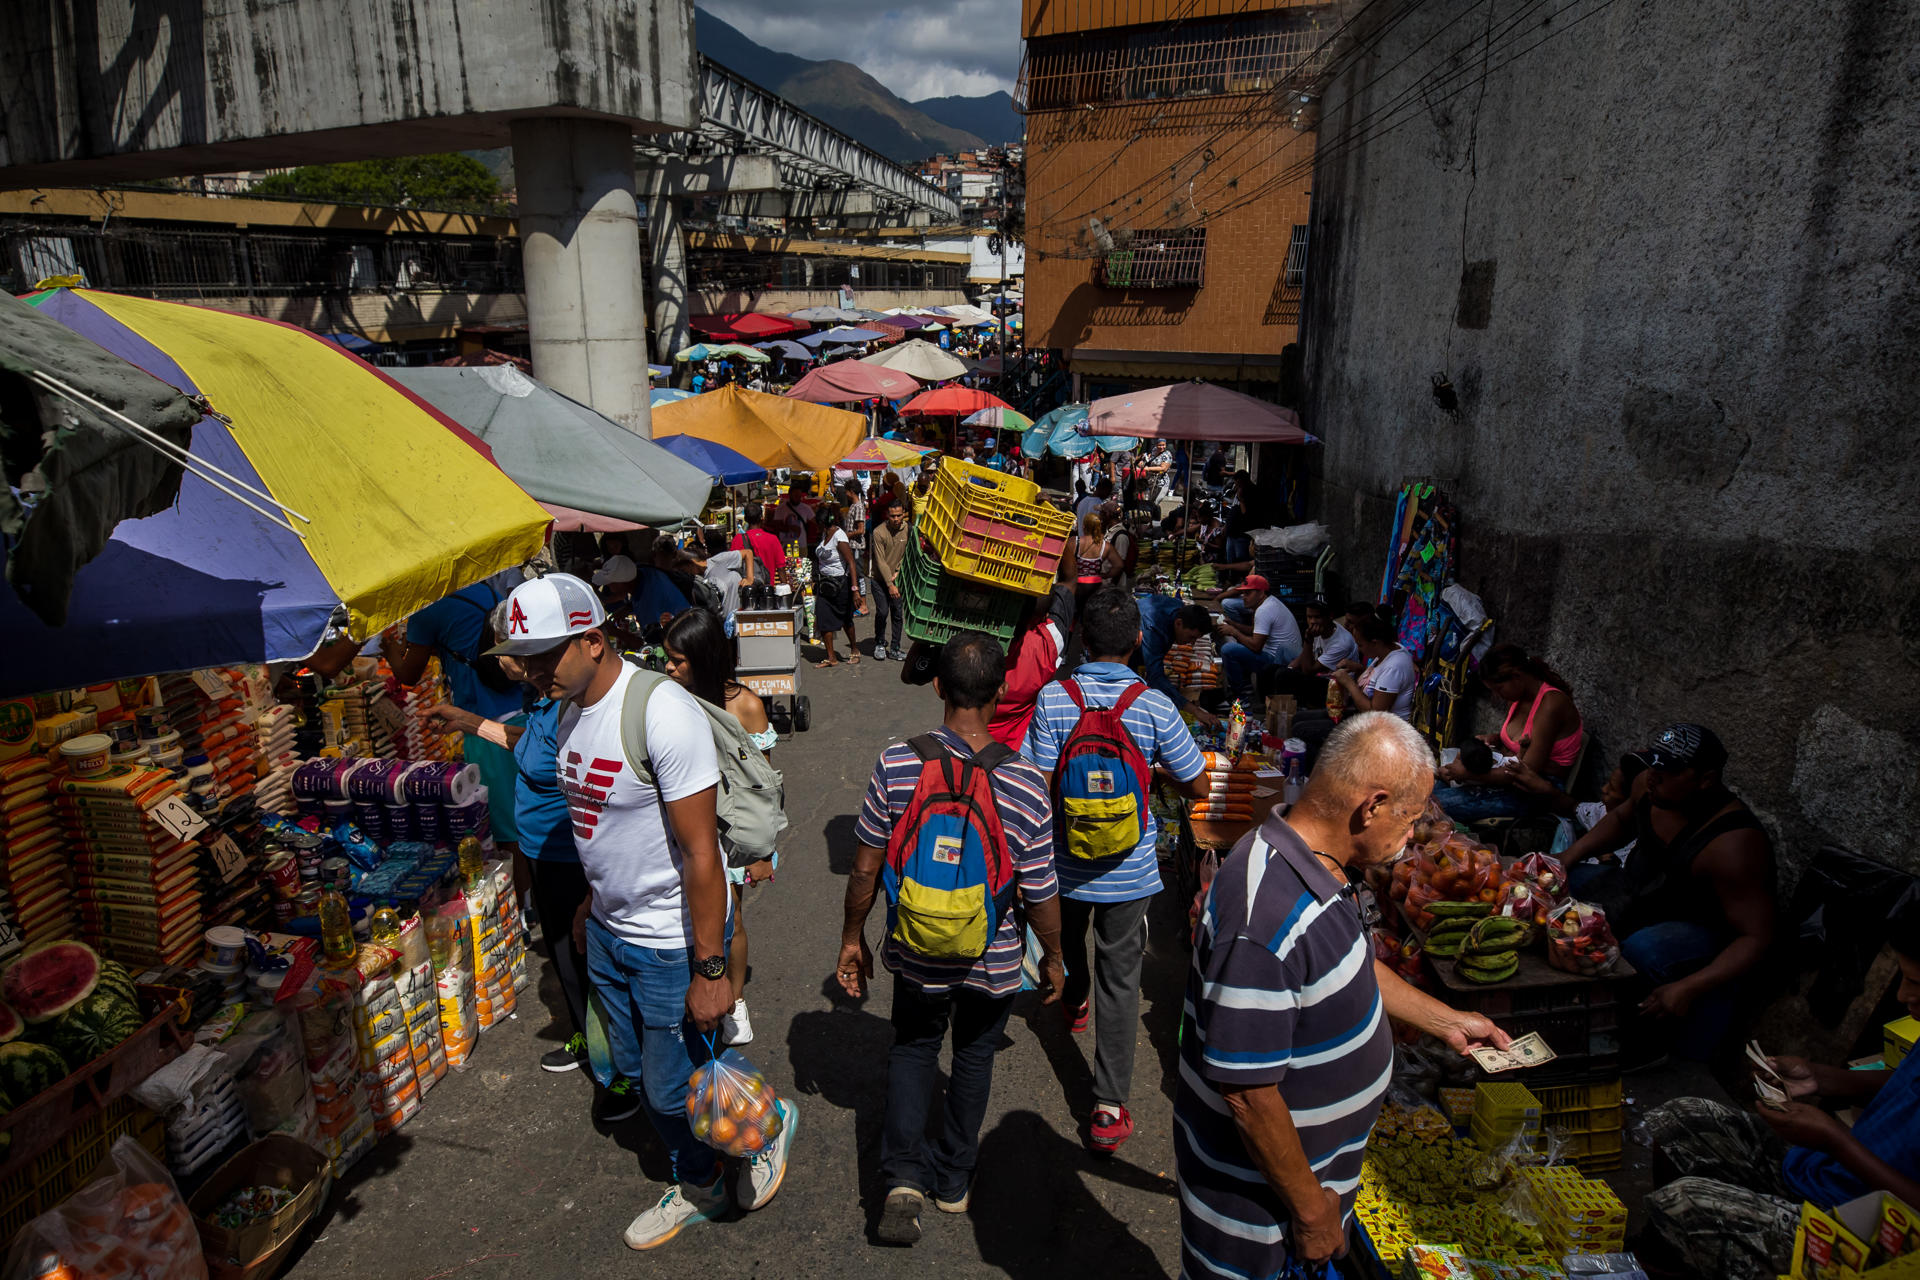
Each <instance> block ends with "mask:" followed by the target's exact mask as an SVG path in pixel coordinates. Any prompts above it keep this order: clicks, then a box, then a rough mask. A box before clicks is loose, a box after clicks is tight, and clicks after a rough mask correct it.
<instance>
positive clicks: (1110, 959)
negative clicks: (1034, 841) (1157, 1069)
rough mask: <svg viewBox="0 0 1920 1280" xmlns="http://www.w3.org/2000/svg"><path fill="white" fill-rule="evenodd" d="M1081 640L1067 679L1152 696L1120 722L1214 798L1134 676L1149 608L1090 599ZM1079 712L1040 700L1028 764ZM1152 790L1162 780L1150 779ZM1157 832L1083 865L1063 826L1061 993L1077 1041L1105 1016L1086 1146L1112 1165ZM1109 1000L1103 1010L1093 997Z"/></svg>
mask: <svg viewBox="0 0 1920 1280" xmlns="http://www.w3.org/2000/svg"><path fill="white" fill-rule="evenodd" d="M1080 629H1081V634H1082V635H1083V636H1084V637H1085V641H1086V648H1087V652H1088V653H1089V654H1092V655H1093V660H1092V661H1090V662H1085V663H1082V664H1081V665H1080V667H1079V669H1078V670H1076V671H1075V672H1074V673H1073V674H1072V675H1071V676H1068V677H1067V679H1068V680H1071V681H1073V683H1074V684H1075V685H1076V686H1077V687H1078V689H1079V692H1080V696H1081V697H1082V698H1083V699H1084V700H1085V702H1086V705H1087V706H1088V707H1112V706H1114V705H1116V704H1117V702H1118V700H1119V699H1120V698H1121V697H1122V696H1123V695H1124V694H1125V693H1126V691H1127V690H1128V689H1130V688H1133V687H1134V686H1136V685H1141V686H1143V687H1142V691H1141V693H1140V694H1139V695H1138V696H1137V697H1136V698H1135V699H1134V701H1133V703H1132V705H1131V706H1129V707H1127V709H1126V710H1125V711H1124V712H1123V713H1122V714H1121V720H1120V722H1121V724H1122V726H1124V727H1125V729H1126V731H1127V735H1128V736H1129V737H1131V738H1132V739H1133V743H1134V745H1135V746H1136V747H1138V748H1140V755H1141V758H1142V759H1144V760H1145V761H1146V764H1147V767H1148V768H1149V769H1154V768H1156V767H1157V768H1158V769H1159V771H1160V772H1162V773H1163V774H1164V775H1165V776H1166V777H1167V778H1168V780H1169V781H1171V782H1172V783H1174V785H1175V786H1176V787H1177V788H1178V789H1179V790H1180V791H1182V792H1184V793H1185V794H1187V795H1189V796H1193V797H1195V798H1198V797H1200V796H1203V795H1205V794H1206V792H1207V774H1206V769H1207V766H1206V759H1205V757H1203V756H1202V755H1201V754H1200V748H1199V747H1198V746H1196V745H1195V744H1194V741H1193V734H1192V733H1191V732H1190V731H1189V730H1188V729H1187V726H1186V724H1185V722H1183V721H1182V720H1181V719H1180V713H1179V712H1178V711H1176V710H1174V706H1173V702H1172V700H1171V699H1169V698H1168V697H1167V695H1166V694H1164V693H1161V692H1160V691H1158V690H1157V689H1147V688H1144V682H1143V681H1142V680H1141V679H1140V677H1139V676H1137V675H1135V674H1134V673H1133V671H1132V670H1131V669H1130V668H1129V667H1128V666H1127V659H1128V657H1130V656H1131V655H1132V653H1133V651H1134V650H1135V649H1137V648H1138V647H1139V646H1140V641H1141V629H1140V607H1139V606H1138V605H1137V604H1135V603H1134V599H1133V593H1132V592H1130V591H1128V590H1126V589H1125V588H1123V587H1117V586H1112V587H1102V588H1100V590H1098V591H1096V592H1094V593H1093V594H1092V595H1091V596H1089V597H1087V603H1086V607H1085V608H1084V609H1082V610H1081V613H1080ZM1080 715H1081V712H1080V708H1079V706H1077V705H1076V704H1075V703H1074V700H1073V698H1072V696H1071V694H1070V692H1069V691H1068V690H1067V688H1066V687H1065V683H1064V682H1063V681H1059V680H1056V681H1054V682H1053V683H1051V684H1049V685H1047V687H1046V688H1044V689H1042V690H1041V691H1040V697H1039V700H1038V701H1037V702H1036V703H1035V705H1034V713H1033V723H1032V724H1031V725H1030V726H1029V727H1028V729H1027V742H1026V748H1025V751H1024V754H1025V755H1026V757H1027V758H1028V759H1029V760H1031V761H1033V762H1034V764H1036V765H1038V766H1039V767H1040V768H1041V769H1043V770H1045V771H1046V772H1048V773H1049V774H1051V773H1052V772H1053V770H1054V769H1055V768H1056V766H1057V765H1058V764H1059V762H1060V751H1061V748H1062V747H1064V746H1065V745H1066V744H1067V740H1068V739H1069V738H1070V737H1071V736H1072V735H1073V731H1074V728H1075V726H1077V725H1078V724H1079V723H1080ZM1141 781H1142V782H1144V783H1146V784H1147V786H1148V787H1149V788H1151V786H1152V779H1151V778H1145V779H1142V780H1141ZM1157 839H1158V832H1157V828H1156V826H1155V823H1154V819H1153V813H1152V811H1151V809H1149V810H1148V811H1147V812H1145V813H1142V814H1141V815H1140V840H1139V843H1138V844H1136V845H1135V846H1134V847H1133V848H1131V849H1129V850H1126V851H1125V852H1124V853H1122V854H1120V855H1119V856H1118V857H1107V858H1102V859H1100V860H1097V861H1092V860H1088V859H1086V858H1079V857H1075V856H1073V855H1072V854H1071V853H1070V852H1069V851H1068V849H1067V847H1066V844H1065V828H1064V826H1063V824H1062V823H1061V822H1060V820H1059V816H1058V815H1055V821H1054V867H1055V870H1056V872H1057V874H1058V875H1059V877H1060V896H1061V898H1062V899H1063V900H1064V901H1063V902H1062V904H1061V907H1060V936H1061V945H1062V946H1063V947H1065V948H1066V949H1067V952H1068V954H1070V955H1071V957H1072V963H1071V964H1070V965H1069V966H1068V974H1067V986H1066V990H1065V991H1064V992H1063V993H1062V997H1063V1003H1064V1007H1065V1008H1066V1011H1067V1019H1068V1022H1069V1024H1070V1025H1071V1026H1072V1028H1073V1030H1074V1031H1076V1032H1079V1031H1085V1030H1086V1029H1087V1021H1088V1016H1089V1013H1090V1012H1091V1013H1093V1014H1094V1015H1096V1017H1095V1024H1096V1025H1095V1027H1094V1048H1093V1099H1094V1106H1093V1117H1092V1120H1091V1121H1090V1123H1089V1124H1088V1127H1087V1146H1088V1148H1089V1149H1090V1150H1092V1151H1093V1152H1094V1153H1095V1154H1097V1155H1112V1154H1113V1152H1114V1150H1115V1149H1116V1148H1118V1147H1119V1145H1120V1144H1121V1143H1123V1142H1125V1141H1126V1140H1127V1139H1128V1138H1129V1137H1131V1136H1132V1134H1133V1116H1132V1115H1131V1114H1129V1113H1128V1111H1127V1094H1128V1091H1129V1089H1130V1088H1131V1086H1132V1083H1133V1049H1134V1044H1135V1043H1136V1042H1137V1040H1138V1039H1139V1026H1138V1023H1139V1019H1140V968H1141V962H1142V960H1143V959H1144V957H1145V955H1146V947H1147V907H1148V905H1149V904H1150V903H1151V902H1152V900H1153V895H1154V894H1156V893H1158V892H1160V859H1159V857H1158V855H1157V854H1156V853H1155V844H1156V842H1157ZM1089 925H1091V926H1092V928H1093V965H1092V967H1091V969H1089V967H1088V964H1087V947H1086V942H1087V928H1088V926H1089ZM1095 992H1097V993H1098V1000H1097V1001H1096V1002H1095V1003H1097V1005H1098V1008H1097V1009H1092V1010H1089V1007H1088V996H1089V995H1092V994H1094V993H1095Z"/></svg>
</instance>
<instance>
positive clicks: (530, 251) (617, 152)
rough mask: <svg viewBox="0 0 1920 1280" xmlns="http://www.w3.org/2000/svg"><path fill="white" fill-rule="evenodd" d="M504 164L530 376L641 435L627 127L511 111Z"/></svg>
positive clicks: (643, 369) (648, 429)
mask: <svg viewBox="0 0 1920 1280" xmlns="http://www.w3.org/2000/svg"><path fill="white" fill-rule="evenodd" d="M513 168H514V174H515V177H516V179H517V181H518V184H519V189H520V240H521V261H522V265H523V269H524V271H525V273H526V280H527V328H528V337H529V340H530V342H531V343H532V347H533V373H534V376H535V377H537V378H539V379H540V380H541V381H542V382H545V383H546V384H548V385H549V386H551V387H554V388H555V389H557V390H559V391H561V392H564V393H565V394H567V395H569V396H572V397H573V398H574V399H576V400H579V401H580V402H582V403H583V404H588V405H591V406H593V407H594V408H595V409H598V410H599V411H600V412H601V413H604V414H606V415H607V416H608V417H609V418H612V419H613V420H614V421H615V422H618V423H619V424H620V425H621V426H623V427H625V428H627V429H628V430H629V431H632V432H635V433H636V434H639V435H642V436H649V437H650V436H651V435H652V434H653V426H652V416H651V414H650V412H649V410H648V400H647V359H646V343H647V323H646V308H645V303H644V301H643V297H642V293H641V264H640V218H639V211H638V209H637V207H636V206H635V204H634V194H633V134H632V131H631V130H630V129H628V127H627V126H626V125H625V124H622V123H618V122H611V121H604V120H583V119H574V118H564V117H552V118H547V119H533V120H516V121H514V122H513Z"/></svg>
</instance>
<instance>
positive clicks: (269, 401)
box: [0, 289, 548, 693]
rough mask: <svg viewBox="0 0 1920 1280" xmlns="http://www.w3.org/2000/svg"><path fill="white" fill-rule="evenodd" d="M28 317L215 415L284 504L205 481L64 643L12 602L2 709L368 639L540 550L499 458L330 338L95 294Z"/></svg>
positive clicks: (97, 567) (112, 557)
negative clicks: (15, 696) (22, 699)
mask: <svg viewBox="0 0 1920 1280" xmlns="http://www.w3.org/2000/svg"><path fill="white" fill-rule="evenodd" d="M27 301H28V302H30V303H32V304H33V305H35V306H37V307H39V308H40V310H41V311H42V312H43V313H44V314H46V315H50V316H52V317H53V318H54V319H56V320H59V321H61V322H62V323H63V324H65V325H67V327H69V328H71V329H73V330H75V331H76V332H78V333H79V334H81V335H82V336H83V337H86V338H89V339H91V340H92V341H94V342H96V343H98V344H99V345H100V346H102V347H105V348H106V349H107V350H109V351H111V352H113V353H114V354H115V355H118V356H119V357H121V358H122V359H123V360H126V361H128V362H129V363H131V364H135V365H138V366H139V367H140V368H142V369H145V370H146V371H147V372H148V373H151V374H153V375H154V376H155V377H157V378H159V379H160V380H161V381H163V382H165V383H167V384H169V385H170V386H173V387H175V388H176V389H178V390H179V391H181V392H183V393H185V394H187V395H194V396H202V397H204V398H205V399H206V401H207V403H208V404H210V405H211V406H212V408H213V410H214V413H213V415H210V416H208V417H205V418H202V419H201V420H200V421H199V422H198V423H196V424H195V426H194V428H193V451H194V453H195V455H197V456H199V457H202V458H205V459H206V460H207V461H209V462H211V463H213V464H215V465H217V466H218V467H220V468H221V469H222V470H224V471H225V472H226V473H228V474H229V475H231V476H233V477H235V478H236V479H238V480H239V481H241V482H243V483H244V484H245V485H247V486H249V487H251V488H252V489H254V490H258V491H260V492H263V493H265V494H268V495H271V496H270V498H269V499H268V500H266V501H260V502H259V506H260V508H262V509H261V510H255V509H253V508H251V507H249V506H243V505H241V504H240V503H239V502H237V501H235V500H234V499H233V498H231V497H229V496H227V495H225V494H222V493H220V492H217V491H216V490H215V489H214V488H213V487H212V486H210V485H209V484H208V483H206V481H204V480H202V479H200V478H199V477H197V476H194V475H189V476H188V477H187V478H186V479H185V480H183V481H182V482H181V485H180V498H179V501H178V502H177V503H175V504H174V505H173V506H172V507H169V508H168V509H167V510H165V511H162V512H161V513H160V514H158V515H153V516H148V517H145V518H144V519H138V520H123V521H121V522H120V523H119V524H118V525H117V526H116V527H115V528H114V531H113V536H112V538H111V539H110V540H109V541H108V543H107V546H106V549H105V550H104V551H102V552H101V553H100V555H99V556H98V557H96V558H95V559H94V560H93V561H91V562H90V563H88V564H87V565H85V566H84V567H83V568H81V570H80V571H79V573H78V574H77V575H76V576H75V579H74V591H73V600H72V604H71V606H70V608H69V610H68V613H67V623H66V625H65V626H62V627H49V626H47V625H45V624H44V623H42V622H41V621H40V620H39V619H38V618H36V617H34V616H33V614H32V613H31V612H30V611H29V610H28V609H27V608H26V606H25V605H23V604H22V603H21V602H20V600H19V599H18V597H16V596H15V595H14V594H13V592H12V590H11V589H10V588H8V587H5V586H4V585H0V634H4V635H5V636H6V637H7V658H8V661H7V662H5V663H0V693H21V692H30V691H33V690H36V689H60V688H71V687H73V686H75V685H81V684H88V683H98V682H99V681H102V680H107V679H113V678H119V677H126V676H135V675H145V674H151V673H154V672H161V671H182V670H187V669H189V668H193V667H204V666H213V665H219V664H226V663H235V662H272V661H281V660H292V659H298V658H304V657H306V656H307V655H308V654H310V653H312V652H313V651H314V649H315V648H316V647H318V645H319V644H320V642H321V639H322V638H323V636H324V635H325V633H326V630H327V626H328V623H329V621H330V620H331V619H333V618H334V617H335V616H336V615H338V616H339V617H340V619H341V620H342V621H343V622H345V623H346V624H347V625H348V627H349V629H350V630H351V632H352V634H353V635H355V636H358V637H363V638H364V637H366V636H370V635H372V634H373V633H375V632H377V631H379V630H381V629H382V628H384V627H386V626H388V625H389V624H391V623H394V622H398V621H399V620H401V619H402V618H404V617H406V616H407V615H408V614H410V613H412V612H413V611H414V610H416V609H419V608H422V607H423V606H425V605H428V604H431V603H433V602H434V601H435V600H438V599H440V598H441V597H442V596H445V595H449V594H451V593H452V592H454V591H457V590H459V589H460V588H462V587H465V586H469V585H471V584H473V583H475V582H478V581H479V580H480V579H482V578H484V577H487V576H488V575H489V574H492V573H495V572H497V571H499V570H500V569H503V568H507V567H510V566H513V565H517V564H519V563H520V562H522V561H523V560H525V559H527V558H528V557H529V556H531V555H533V554H534V553H535V552H537V551H538V550H539V549H540V545H541V541H542V539H543V537H544V535H545V532H546V528H547V523H548V516H547V513H546V512H544V511H542V510H541V509H540V507H539V506H538V504H536V503H535V502H534V501H533V499H532V498H530V497H528V496H527V495H526V494H525V493H524V492H522V490H521V489H520V487H519V486H518V485H516V484H514V483H513V481H511V480H509V479H508V478H507V477H506V475H505V474H504V473H502V472H501V471H500V469H499V468H498V467H497V466H495V465H494V462H493V459H492V455H491V454H490V453H489V452H488V450H487V448H486V446H485V445H483V444H481V443H480V442H479V441H478V440H476V439H474V438H473V437H472V436H471V435H469V434H468V433H466V432H465V431H462V430H461V429H460V428H459V427H457V426H455V425H454V424H453V423H452V422H450V421H449V420H448V419H447V418H446V417H444V416H443V415H441V414H440V413H438V412H436V411H435V410H433V409H432V408H430V407H428V406H427V405H426V404H425V403H423V402H422V401H420V400H419V399H417V398H416V397H414V396H413V395H411V394H409V393H408V392H407V391H405V390H403V389H402V388H401V387H399V386H397V385H396V384H395V383H394V382H393V381H392V380H391V379H389V378H388V377H387V376H386V375H385V374H383V373H382V372H381V371H380V370H379V369H377V368H375V367H374V366H372V365H370V364H368V363H366V362H365V361H364V360H361V359H359V358H358V357H356V356H353V355H350V354H349V353H348V352H346V351H345V350H343V349H342V348H340V347H338V346H336V345H334V344H333V343H331V342H328V341H326V340H325V339H324V338H321V337H319V336H318V335H316V334H313V333H309V332H308V331H306V330H304V329H296V328H294V327H293V326H291V325H286V324H281V323H279V322H277V321H272V320H262V319H259V318H257V317H253V316H241V315H233V314H230V313H228V312H224V311H212V310H208V309H206V308H202V307H190V306H185V305H183V304H180V303H173V302H155V301H152V300H150V299H146V298H129V297H122V296H120V295H118V294H111V293H100V292H97V291H93V290H82V289H50V290H47V291H45V292H42V293H38V294H34V295H31V296H30V297H28V298H27ZM275 504H277V505H278V507H279V510H275V509H274V506H275Z"/></svg>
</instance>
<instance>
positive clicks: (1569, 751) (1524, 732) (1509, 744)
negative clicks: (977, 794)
mask: <svg viewBox="0 0 1920 1280" xmlns="http://www.w3.org/2000/svg"><path fill="white" fill-rule="evenodd" d="M1559 692H1560V690H1558V689H1556V688H1554V687H1553V686H1552V685H1550V684H1545V683H1542V684H1541V686H1540V691H1539V692H1538V693H1536V694H1534V695H1533V705H1532V706H1530V707H1528V708H1527V722H1526V724H1524V725H1522V726H1521V728H1520V736H1521V737H1522V738H1527V737H1531V736H1532V735H1533V718H1534V716H1536V715H1538V714H1539V712H1540V700H1541V699H1542V698H1544V697H1546V696H1547V695H1548V694H1549V693H1559ZM1519 706H1520V704H1519V703H1517V702H1516V703H1514V704H1513V706H1511V707H1508V708H1507V718H1506V719H1505V720H1503V721H1501V722H1500V741H1501V743H1502V744H1503V745H1504V746H1505V747H1506V748H1507V750H1508V751H1509V752H1510V753H1512V754H1513V755H1516V756H1517V755H1519V754H1520V744H1519V742H1518V741H1516V740H1515V739H1514V737H1513V735H1512V734H1511V733H1509V732H1508V731H1507V730H1508V726H1510V725H1511V724H1512V723H1513V713H1514V711H1515V710H1517V709H1518V708H1519ZM1575 714H1578V713H1577V712H1576V713H1575ZM1586 740H1587V726H1586V724H1585V723H1584V722H1583V723H1581V724H1580V725H1579V726H1578V727H1577V728H1575V729H1574V731H1573V732H1572V733H1570V734H1568V735H1567V736H1566V737H1564V738H1562V739H1560V741H1558V742H1556V743H1554V744H1553V750H1552V751H1550V752H1549V753H1548V754H1547V763H1549V764H1552V765H1557V766H1559V767H1560V768H1562V769H1565V768H1569V767H1570V766H1571V765H1572V764H1573V762H1574V761H1575V760H1577V759H1579V758H1580V746H1581V744H1582V743H1584V742H1585V741H1586Z"/></svg>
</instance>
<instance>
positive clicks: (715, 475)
mask: <svg viewBox="0 0 1920 1280" xmlns="http://www.w3.org/2000/svg"><path fill="white" fill-rule="evenodd" d="M660 447H661V448H662V449H665V450H666V451H667V452H668V453H671V454H674V455H675V456H677V457H680V458H683V459H685V460H686V461H688V462H690V463H692V464H693V465H694V466H696V467H698V468H699V469H700V470H701V471H702V472H704V473H706V475H707V476H708V477H709V478H710V479H712V480H713V481H715V482H716V483H718V484H726V485H733V484H751V483H752V482H753V481H755V480H764V479H766V478H767V469H766V468H765V467H763V466H761V465H760V464H759V463H757V462H755V461H754V460H753V459H752V458H749V457H748V456H747V455H746V454H744V453H738V452H736V451H734V450H732V449H729V448H727V446H725V445H723V444H715V443H714V442H713V441H711V440H702V439H701V438H700V437H699V436H667V437H666V438H664V439H662V440H661V441H660Z"/></svg>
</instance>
